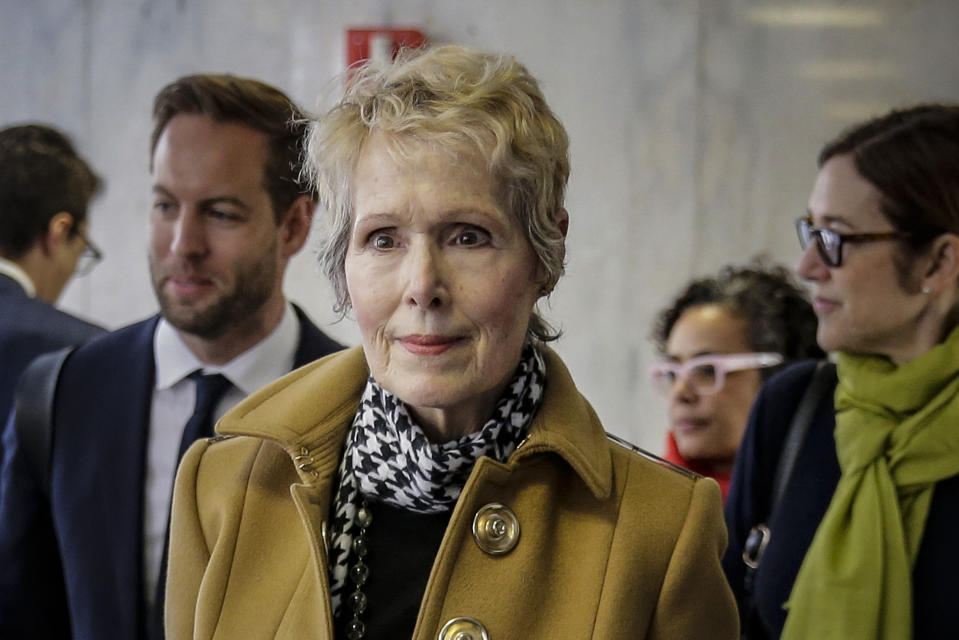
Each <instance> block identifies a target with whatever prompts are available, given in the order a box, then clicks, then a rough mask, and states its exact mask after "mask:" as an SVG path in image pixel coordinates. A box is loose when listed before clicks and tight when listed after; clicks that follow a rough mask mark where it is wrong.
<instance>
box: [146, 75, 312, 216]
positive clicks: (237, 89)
mask: <svg viewBox="0 0 959 640" xmlns="http://www.w3.org/2000/svg"><path fill="white" fill-rule="evenodd" d="M180 114H192V115H204V116H207V117H208V118H210V119H212V120H213V121H214V122H222V123H231V124H239V125H243V126H245V127H249V128H250V129H253V130H255V131H259V132H260V133H262V134H264V135H265V136H266V137H267V141H268V155H267V159H266V163H265V166H264V176H263V177H264V188H265V189H266V191H267V193H268V194H269V196H270V201H271V202H272V204H273V212H274V215H275V216H276V220H277V222H280V221H281V220H282V218H283V216H284V214H285V213H286V212H287V210H288V209H289V208H290V206H291V205H292V204H293V202H294V201H296V199H297V198H299V197H300V196H301V195H309V196H310V197H311V198H313V194H312V192H311V191H310V189H309V187H308V186H305V185H304V184H303V183H301V182H300V180H299V175H300V166H301V160H300V155H301V152H302V148H303V139H304V135H305V133H306V120H305V117H304V114H303V112H302V111H301V110H300V108H299V107H297V106H296V104H295V103H294V102H293V101H292V100H290V98H289V97H287V95H286V94H285V93H283V92H282V91H280V90H279V89H277V88H276V87H273V86H270V85H268V84H266V83H265V82H260V81H259V80H254V79H252V78H238V77H236V76H232V75H229V74H209V73H204V74H196V75H190V76H184V77H182V78H179V79H178V80H175V81H174V82H172V83H170V84H168V85H167V86H165V87H163V88H162V89H161V90H160V92H159V93H158V94H157V96H156V98H155V99H154V101H153V121H154V126H153V135H152V136H151V138H150V164H151V168H152V164H153V153H154V151H156V146H157V142H158V141H159V140H160V136H161V135H162V134H163V130H164V129H165V128H166V126H167V124H169V122H170V120H172V119H173V118H174V117H175V116H178V115H180Z"/></svg>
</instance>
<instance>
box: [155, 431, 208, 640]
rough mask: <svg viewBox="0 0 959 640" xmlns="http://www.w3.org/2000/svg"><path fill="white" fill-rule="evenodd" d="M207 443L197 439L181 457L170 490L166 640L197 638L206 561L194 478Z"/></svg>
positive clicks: (206, 551) (198, 470) (197, 473)
mask: <svg viewBox="0 0 959 640" xmlns="http://www.w3.org/2000/svg"><path fill="white" fill-rule="evenodd" d="M207 447H208V441H206V440H198V441H197V442H195V443H194V444H193V445H192V446H191V447H190V448H189V449H188V450H187V452H186V454H184V456H183V460H181V461H180V466H179V468H178V470H177V474H176V484H175V486H174V489H173V511H172V514H171V516H170V548H169V555H168V557H169V565H168V569H167V582H166V597H165V602H166V610H165V614H164V616H165V618H164V627H165V629H166V637H167V638H168V639H169V640H189V639H191V638H194V637H200V635H199V629H197V623H198V620H197V606H196V604H197V601H198V599H199V596H200V590H201V587H202V584H203V576H204V574H205V573H206V568H207V564H208V563H209V561H210V549H209V547H208V544H207V540H206V537H205V536H204V532H203V527H202V523H201V521H200V515H199V508H198V502H197V477H198V475H199V472H200V466H201V463H202V460H203V454H204V452H205V451H206V449H207Z"/></svg>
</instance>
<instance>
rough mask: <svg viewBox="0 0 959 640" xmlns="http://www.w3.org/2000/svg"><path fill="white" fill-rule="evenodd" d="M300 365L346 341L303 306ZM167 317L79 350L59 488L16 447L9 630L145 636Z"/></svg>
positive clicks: (2, 511) (69, 389) (4, 612)
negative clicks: (157, 407)
mask: <svg viewBox="0 0 959 640" xmlns="http://www.w3.org/2000/svg"><path fill="white" fill-rule="evenodd" d="M296 311H297V316H298V319H299V323H300V343H299V346H298V349H297V352H296V356H295V366H301V365H304V364H306V363H308V362H310V361H312V360H315V359H316V358H319V357H321V356H324V355H326V354H328V353H330V352H332V351H335V350H338V349H340V348H341V347H340V345H339V344H337V343H336V342H334V341H333V340H331V339H330V338H328V337H327V336H326V335H324V334H323V333H322V332H321V331H320V330H319V329H317V328H316V327H315V326H314V325H313V324H312V323H311V322H310V321H309V319H307V318H306V316H305V315H304V314H303V312H302V311H300V310H299V309H297V310H296ZM157 321H158V317H153V318H150V319H149V320H145V321H143V322H140V323H137V324H134V325H131V326H129V327H126V328H124V329H120V330H119V331H116V332H114V333H111V334H108V335H106V336H103V337H101V338H99V339H97V340H94V341H93V342H91V343H88V344H86V345H84V346H83V347H81V348H79V349H77V350H76V352H74V353H73V355H71V357H70V358H69V359H68V360H67V362H66V364H65V366H64V368H63V371H62V373H61V376H60V381H59V384H58V387H57V396H56V402H55V405H54V429H53V431H54V436H53V451H52V456H53V458H52V476H51V495H50V500H49V502H48V501H46V500H45V499H44V498H43V495H42V493H41V492H40V490H39V488H38V486H37V483H36V479H35V478H34V476H33V471H32V470H31V469H30V468H28V466H27V464H26V461H25V460H24V459H23V458H22V456H21V455H20V454H21V452H20V451H19V450H18V449H17V443H16V437H15V434H14V433H12V429H10V428H8V429H7V433H5V434H4V439H5V440H6V441H7V442H8V443H10V445H11V447H12V451H10V455H8V457H7V460H6V462H5V464H4V466H3V468H2V469H0V474H2V483H3V485H4V486H5V487H6V488H5V489H4V492H3V494H2V501H0V638H21V637H23V638H25V637H34V636H37V634H39V635H40V636H42V637H45V638H69V637H73V638H76V639H77V640H80V639H84V640H87V639H89V640H94V639H101V638H111V639H117V640H124V639H131V640H132V639H134V638H142V637H145V633H146V621H145V617H146V616H145V615H144V605H143V603H144V594H143V592H144V585H143V580H144V579H143V571H142V566H143V494H144V466H145V464H146V448H147V432H148V429H149V420H150V402H151V398H152V389H153V382H154V368H155V366H154V358H153V333H154V329H155V327H156V323H157Z"/></svg>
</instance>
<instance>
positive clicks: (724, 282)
mask: <svg viewBox="0 0 959 640" xmlns="http://www.w3.org/2000/svg"><path fill="white" fill-rule="evenodd" d="M704 304H718V305H721V306H723V307H725V308H727V309H729V310H730V311H731V312H733V313H735V314H736V315H738V316H740V317H741V318H743V319H744V320H745V321H746V325H747V327H748V335H747V336H746V338H747V340H748V342H749V345H750V347H751V348H752V349H753V351H772V352H775V353H779V354H782V356H783V364H781V365H779V366H778V367H770V368H767V369H762V370H761V373H762V375H763V379H766V378H768V377H769V376H771V375H772V374H773V373H775V372H776V371H778V370H780V369H781V368H783V367H784V366H786V365H787V364H789V363H790V362H795V361H797V360H803V359H806V358H823V357H825V355H826V354H825V353H824V352H823V350H822V349H821V348H820V347H819V345H818V344H817V343H816V326H817V320H816V314H815V312H813V309H812V305H811V304H810V303H809V299H808V298H807V296H806V293H805V292H804V291H803V289H802V288H801V287H800V286H799V285H798V284H797V283H796V281H795V280H794V279H793V277H792V275H791V274H790V272H789V271H788V270H787V269H786V268H785V267H782V266H780V265H775V264H771V263H769V261H768V260H766V259H765V258H763V257H758V258H754V259H753V260H752V261H751V262H750V263H749V264H747V265H745V266H736V265H726V266H724V267H723V268H722V269H721V270H720V272H719V274H718V275H716V276H711V277H707V278H698V279H696V280H693V281H691V282H690V283H689V284H687V285H686V288H685V289H683V291H682V292H681V293H680V294H679V295H678V296H677V297H676V299H675V300H673V302H672V304H671V305H670V306H668V307H666V308H665V309H663V310H662V311H660V312H659V314H658V315H657V316H656V321H655V324H654V325H653V331H652V334H651V336H650V337H651V339H652V340H653V342H654V343H655V344H656V348H657V350H658V351H659V352H660V353H661V354H665V353H666V342H667V341H668V340H669V334H670V333H672V330H673V326H674V325H675V324H676V322H677V321H678V320H679V318H680V316H682V315H683V313H685V312H686V311H688V310H689V309H692V308H693V307H698V306H700V305H704Z"/></svg>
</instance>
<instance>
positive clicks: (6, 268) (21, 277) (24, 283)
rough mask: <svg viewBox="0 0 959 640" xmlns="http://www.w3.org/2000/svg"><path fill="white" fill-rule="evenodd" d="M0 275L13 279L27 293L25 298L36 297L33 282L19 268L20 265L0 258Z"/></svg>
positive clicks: (35, 288)
mask: <svg viewBox="0 0 959 640" xmlns="http://www.w3.org/2000/svg"><path fill="white" fill-rule="evenodd" d="M0 273H2V274H3V275H5V276H9V277H11V278H13V279H14V280H15V281H16V283H17V284H19V285H20V286H21V287H23V290H24V291H26V292H27V296H29V297H31V298H36V297H37V287H36V286H35V285H34V284H33V280H31V279H30V276H28V275H27V272H26V271H24V270H23V269H22V268H20V265H18V264H17V263H16V262H13V261H11V260H7V259H6V258H0Z"/></svg>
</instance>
